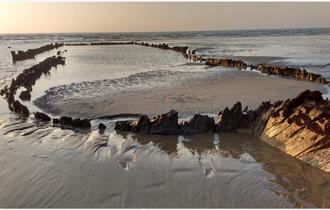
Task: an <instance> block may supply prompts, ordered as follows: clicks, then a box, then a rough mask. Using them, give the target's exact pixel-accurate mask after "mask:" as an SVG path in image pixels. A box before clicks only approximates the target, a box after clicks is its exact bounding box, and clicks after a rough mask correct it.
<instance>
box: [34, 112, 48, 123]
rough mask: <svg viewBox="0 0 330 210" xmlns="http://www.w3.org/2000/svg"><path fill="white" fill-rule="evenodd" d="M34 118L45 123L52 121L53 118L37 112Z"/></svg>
mask: <svg viewBox="0 0 330 210" xmlns="http://www.w3.org/2000/svg"><path fill="white" fill-rule="evenodd" d="M34 117H35V118H36V120H40V121H44V122H50V121H51V118H50V117H49V116H48V115H47V114H44V113H42V112H35V113H34Z"/></svg>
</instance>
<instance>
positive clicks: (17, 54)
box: [11, 43, 64, 62]
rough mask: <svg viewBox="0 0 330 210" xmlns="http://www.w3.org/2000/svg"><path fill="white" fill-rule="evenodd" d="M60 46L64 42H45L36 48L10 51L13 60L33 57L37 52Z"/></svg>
mask: <svg viewBox="0 0 330 210" xmlns="http://www.w3.org/2000/svg"><path fill="white" fill-rule="evenodd" d="M62 46H64V44H60V43H55V44H47V45H44V46H42V47H39V48H36V49H28V50H26V51H22V50H19V51H11V57H12V59H13V62H16V61H22V60H26V59H31V58H34V57H35V56H36V55H38V54H41V53H43V52H46V51H49V50H53V49H57V48H60V47H62Z"/></svg>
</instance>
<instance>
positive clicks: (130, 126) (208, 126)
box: [115, 110, 215, 135]
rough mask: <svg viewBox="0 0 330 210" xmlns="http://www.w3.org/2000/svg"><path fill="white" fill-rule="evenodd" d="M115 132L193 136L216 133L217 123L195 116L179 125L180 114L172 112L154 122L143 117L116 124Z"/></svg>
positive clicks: (209, 118)
mask: <svg viewBox="0 0 330 210" xmlns="http://www.w3.org/2000/svg"><path fill="white" fill-rule="evenodd" d="M115 130H121V131H131V132H141V133H144V134H159V135H178V134H185V135H191V134H196V133H206V132H209V131H210V132H214V131H215V123H214V119H213V118H212V117H208V116H206V115H199V114H198V115H195V116H194V117H193V118H192V119H191V120H189V121H188V122H182V123H181V124H180V125H179V124H178V113H177V112H176V111H175V110H171V111H170V112H168V113H165V114H160V115H158V116H156V117H154V118H153V119H152V120H150V119H149V117H148V116H147V115H142V116H141V117H140V118H139V119H138V120H127V121H119V122H116V125H115Z"/></svg>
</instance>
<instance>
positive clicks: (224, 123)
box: [217, 102, 244, 132]
mask: <svg viewBox="0 0 330 210" xmlns="http://www.w3.org/2000/svg"><path fill="white" fill-rule="evenodd" d="M243 116H244V114H243V112H242V104H241V102H237V103H236V104H235V105H234V106H233V107H232V108H231V109H229V108H228V107H226V108H225V109H224V110H223V111H222V112H221V113H220V115H219V117H220V120H219V122H218V123H217V131H223V132H232V131H234V130H235V129H237V128H240V127H241V124H242V121H243Z"/></svg>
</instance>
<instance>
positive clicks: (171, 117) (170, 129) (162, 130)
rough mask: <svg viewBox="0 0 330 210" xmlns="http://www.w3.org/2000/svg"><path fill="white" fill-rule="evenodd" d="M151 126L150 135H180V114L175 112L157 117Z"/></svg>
mask: <svg viewBox="0 0 330 210" xmlns="http://www.w3.org/2000/svg"><path fill="white" fill-rule="evenodd" d="M150 124H151V125H150V130H149V133H150V134H162V135H173V134H179V133H180V128H179V125H178V113H177V112H176V111H175V110H171V111H170V112H168V113H165V114H161V115H158V116H156V117H155V118H154V119H153V120H151V122H150Z"/></svg>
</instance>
